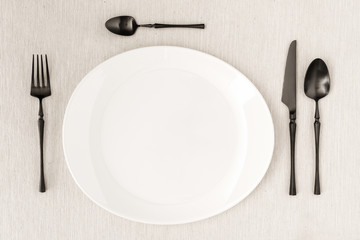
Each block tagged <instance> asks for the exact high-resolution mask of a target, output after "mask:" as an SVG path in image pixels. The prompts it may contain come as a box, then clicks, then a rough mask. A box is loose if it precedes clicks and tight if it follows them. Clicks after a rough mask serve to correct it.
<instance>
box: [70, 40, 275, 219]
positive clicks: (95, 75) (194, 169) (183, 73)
mask: <svg viewBox="0 0 360 240" xmlns="http://www.w3.org/2000/svg"><path fill="white" fill-rule="evenodd" d="M63 146H64V152H65V158H66V161H67V164H68V167H69V169H70V172H71V174H72V176H73V178H74V179H75V181H76V183H77V184H78V186H79V187H80V188H81V189H82V190H83V192H84V193H85V194H86V195H87V196H88V197H89V198H90V199H91V200H93V201H94V202H95V203H97V204H98V205H100V206H101V207H103V208H105V209H106V210H108V211H110V212H112V213H114V214H116V215H118V216H121V217H124V218H127V219H131V220H134V221H138V222H144V223H152V224H179V223H187V222H192V221H197V220H201V219H204V218H207V217H210V216H214V215H216V214H218V213H220V212H223V211H225V210H227V209H229V208H231V207H232V206H234V205H235V204H237V203H238V202H240V201H241V200H242V199H244V198H245V197H246V196H247V195H248V194H249V193H250V192H251V191H252V190H253V189H254V188H255V187H256V185H257V184H258V183H259V182H260V180H261V179H262V177H263V176H264V174H265V172H266V170H267V168H268V166H269V163H270V161H271V156H272V151H273V146H274V130H273V124H272V119H271V115H270V112H269V110H268V108H267V105H266V103H265V101H264V99H263V98H262V96H261V94H260V93H259V92H258V91H257V89H256V88H255V87H254V85H253V84H252V83H251V82H250V81H249V80H248V79H247V78H246V77H245V76H244V75H243V74H241V73H240V72H239V71H238V70H236V69H235V68H233V67H231V66H230V65H228V64H227V63H225V62H223V61H221V60H219V59H217V58H215V57H212V56H210V55H207V54H204V53H201V52H198V51H195V50H190V49H186V48H180V47H147V48H141V49H136V50H132V51H128V52H125V53H122V54H119V55H117V56H115V57H113V58H111V59H109V60H107V61H105V62H104V63H102V64H100V65H99V66H97V67H96V68H95V69H94V70H92V71H91V72H90V73H89V74H88V75H87V76H86V77H85V78H84V79H83V80H82V81H81V83H80V84H79V86H78V87H77V88H76V90H75V91H74V93H73V95H72V97H71V99H70V101H69V104H68V107H67V109H66V113H65V117H64V125H63Z"/></svg>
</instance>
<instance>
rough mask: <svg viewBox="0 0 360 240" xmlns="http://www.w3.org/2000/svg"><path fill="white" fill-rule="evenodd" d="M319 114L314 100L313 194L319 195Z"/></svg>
mask: <svg viewBox="0 0 360 240" xmlns="http://www.w3.org/2000/svg"><path fill="white" fill-rule="evenodd" d="M319 119H320V114H319V106H318V102H316V110H315V122H314V130H315V151H316V159H315V187H314V194H315V195H320V176H319V175H320V174H319V142H320V121H319Z"/></svg>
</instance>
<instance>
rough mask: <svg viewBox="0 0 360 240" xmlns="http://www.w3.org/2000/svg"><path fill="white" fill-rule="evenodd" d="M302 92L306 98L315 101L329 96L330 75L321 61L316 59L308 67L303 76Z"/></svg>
mask: <svg viewBox="0 0 360 240" xmlns="http://www.w3.org/2000/svg"><path fill="white" fill-rule="evenodd" d="M304 91H305V94H306V96H308V97H309V98H311V99H314V100H315V101H318V100H320V99H321V98H323V97H325V96H326V95H328V94H329V91H330V75H329V70H328V68H327V66H326V64H325V62H324V61H323V60H322V59H320V58H317V59H315V60H314V61H312V62H311V64H310V65H309V67H308V70H307V71H306V75H305V83H304Z"/></svg>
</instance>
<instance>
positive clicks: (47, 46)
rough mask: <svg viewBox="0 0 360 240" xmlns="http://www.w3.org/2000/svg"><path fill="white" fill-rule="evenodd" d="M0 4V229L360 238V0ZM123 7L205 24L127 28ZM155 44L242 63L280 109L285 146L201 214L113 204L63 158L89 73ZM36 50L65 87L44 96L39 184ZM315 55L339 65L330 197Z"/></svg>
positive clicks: (19, 234)
mask: <svg viewBox="0 0 360 240" xmlns="http://www.w3.org/2000/svg"><path fill="white" fill-rule="evenodd" d="M0 9H1V13H0V29H1V34H0V102H1V106H0V122H1V134H0V142H1V144H0V153H1V157H0V158H1V159H0V239H6V240H10V239H28V240H31V239H37V240H40V239H53V240H57V239H66V240H68V239H76V240H80V239H86V240H92V239H101V240H107V239H126V240H135V239H139V240H140V239H144V240H165V239H166V240H180V239H191V240H200V239H206V240H215V239H226V240H235V239H274V240H281V239H286V240H289V239H298V240H301V239H317V240H318V239H326V240H330V239H348V240H351V239H360V204H359V199H360V187H359V183H360V159H359V154H360V150H359V149H360V148H359V144H360V140H359V134H360V128H359V125H360V110H359V105H360V102H359V100H358V95H359V91H360V57H359V54H360V15H359V11H360V1H357V0H347V1H337V0H318V1H313V0H271V1H270V0H173V1H171V0H156V1H155V0H147V1H145V0H131V1H130V0H73V1H67V0H56V1H55V0H0ZM118 15H132V16H134V17H136V19H137V21H138V22H139V23H154V22H159V23H205V24H206V29H205V30H194V29H158V30H156V29H139V30H138V32H137V33H136V35H134V36H132V37H120V36H116V35H113V34H112V33H110V32H109V31H107V29H106V28H105V27H104V23H105V21H106V20H107V19H109V18H110V17H114V16H118ZM293 39H297V41H298V58H297V60H298V64H297V67H298V71H297V77H298V82H297V86H298V91H297V93H298V105H297V107H298V111H297V124H298V125H297V137H296V161H297V162H296V168H297V169H296V170H297V172H296V173H297V175H296V179H297V190H298V195H297V196H296V197H290V196H289V195H288V188H289V169H290V159H289V156H290V149H289V129H288V123H289V120H288V111H287V108H286V107H285V106H284V105H283V104H282V103H281V101H280V99H281V90H282V83H283V75H284V69H285V61H286V55H287V50H288V47H289V44H290V42H291V41H292V40H293ZM154 45H171V46H182V47H187V48H192V49H196V50H200V51H203V52H205V53H209V54H211V55H214V56H216V57H218V58H220V59H222V60H224V61H226V62H228V63H229V64H231V65H233V66H234V67H236V68H237V69H239V70H240V71H241V72H242V73H244V74H245V75H246V76H247V77H248V78H249V79H250V80H251V81H252V82H253V83H254V84H255V86H256V87H257V88H258V89H259V90H260V92H261V93H262V94H263V96H264V98H265V100H266V102H267V103H268V105H269V108H270V111H271V114H272V117H273V120H274V125H275V150H274V155H273V158H272V162H271V165H270V167H269V170H268V172H267V173H266V175H265V177H264V179H263V180H262V181H261V183H260V184H259V186H258V187H257V188H256V189H255V190H254V191H253V192H252V194H251V195H249V196H248V197H247V198H246V199H245V200H243V201H242V202H241V203H239V204H238V205H236V206H235V207H233V208H231V209H230V210H228V211H226V212H224V213H222V214H220V215H218V216H214V217H212V218H210V219H207V220H203V221H200V222H195V223H190V224H184V225H175V226H157V225H146V224H141V223H136V222H131V221H128V220H125V219H122V218H120V217H117V216H114V215H112V214H110V213H108V212H106V211H105V210H103V209H102V208H100V207H99V206H97V205H95V204H94V203H93V202H92V201H91V200H89V199H88V198H87V197H86V196H85V195H84V194H83V193H82V191H81V190H80V189H79V188H78V187H77V185H76V184H75V182H74V180H73V179H72V177H71V175H70V172H69V171H68V169H67V166H66V162H65V160H64V155H63V150H62V136H61V134H62V121H63V115H64V112H65V108H66V105H67V102H68V100H69V98H70V96H71V94H72V92H73V90H74V89H75V87H76V86H77V84H78V83H79V82H80V81H81V79H82V78H83V77H84V76H85V75H86V74H87V73H88V72H89V71H90V70H91V69H93V68H94V67H95V66H97V65H98V64H100V63H101V62H103V61H104V60H106V59H108V58H110V57H112V56H114V55H116V54H119V53H122V52H124V51H126V50H131V49H135V48H139V47H144V46H154ZM33 53H47V54H48V56H49V63H50V72H51V78H52V90H53V95H52V96H51V97H50V98H47V99H45V100H44V112H45V161H46V163H45V164H46V182H47V187H48V190H47V192H46V193H45V194H41V193H39V192H38V182H39V142H38V129H37V112H38V101H37V99H35V98H32V97H30V95H29V92H30V75H31V54H33ZM316 57H321V58H323V59H324V60H325V61H326V63H327V64H328V67H329V70H330V74H331V92H330V94H329V96H328V97H326V98H325V99H323V100H321V102H320V114H321V119H320V120H321V124H322V125H321V144H320V145H321V146H320V148H321V149H320V153H321V183H322V194H321V195H320V196H314V195H313V184H314V152H315V149H314V129H313V122H314V118H313V116H314V102H313V101H312V100H310V99H308V98H307V97H306V96H305V94H304V92H303V79H304V76H305V72H306V68H307V66H308V65H309V64H310V62H311V61H312V60H313V59H314V58H316ZM260 149H261V146H259V150H260Z"/></svg>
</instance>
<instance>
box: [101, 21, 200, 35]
mask: <svg viewBox="0 0 360 240" xmlns="http://www.w3.org/2000/svg"><path fill="white" fill-rule="evenodd" d="M105 26H106V28H107V29H108V30H109V31H110V32H112V33H115V34H118V35H123V36H131V35H133V34H134V33H135V32H136V30H137V28H138V27H148V28H199V29H204V28H205V24H188V25H186V24H185V25H184V24H160V23H155V24H142V25H138V24H137V23H136V21H135V19H134V18H133V17H131V16H119V17H114V18H110V19H109V20H107V21H106V23H105Z"/></svg>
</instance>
